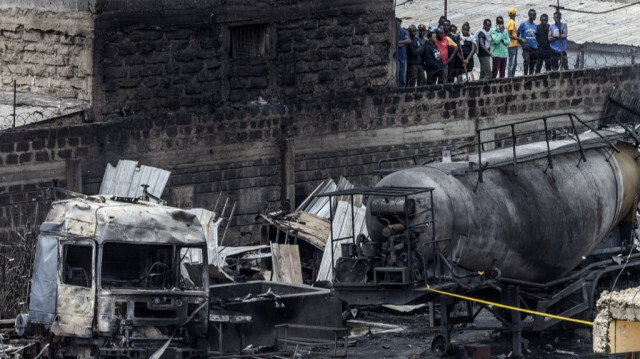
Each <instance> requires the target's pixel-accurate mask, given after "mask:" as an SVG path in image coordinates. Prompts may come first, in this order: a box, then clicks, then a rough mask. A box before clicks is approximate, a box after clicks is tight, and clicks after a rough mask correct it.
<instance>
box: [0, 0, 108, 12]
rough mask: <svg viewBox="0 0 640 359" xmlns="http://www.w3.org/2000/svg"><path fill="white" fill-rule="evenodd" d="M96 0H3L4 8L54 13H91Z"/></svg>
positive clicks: (0, 7) (2, 5) (0, 5)
mask: <svg viewBox="0 0 640 359" xmlns="http://www.w3.org/2000/svg"><path fill="white" fill-rule="evenodd" d="M95 2H96V0H2V4H0V9H2V8H22V9H38V10H48V11H54V12H67V11H90V10H92V9H93V8H94V7H95Z"/></svg>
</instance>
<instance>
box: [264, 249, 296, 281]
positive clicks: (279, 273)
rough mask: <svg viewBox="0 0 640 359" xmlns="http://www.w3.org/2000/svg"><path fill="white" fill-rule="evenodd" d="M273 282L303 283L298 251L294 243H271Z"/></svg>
mask: <svg viewBox="0 0 640 359" xmlns="http://www.w3.org/2000/svg"><path fill="white" fill-rule="evenodd" d="M271 260H272V261H273V273H272V280H273V281H274V282H280V283H289V284H303V283H302V265H301V264H300V251H299V250H298V246H297V245H295V244H279V243H271Z"/></svg>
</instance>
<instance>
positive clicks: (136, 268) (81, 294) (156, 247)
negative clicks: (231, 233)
mask: <svg viewBox="0 0 640 359" xmlns="http://www.w3.org/2000/svg"><path fill="white" fill-rule="evenodd" d="M206 248H207V247H206V240H205V235H204V233H203V229H202V226H201V225H200V222H199V220H198V218H197V217H196V215H194V214H192V213H190V212H188V211H185V210H182V209H178V208H172V207H166V206H162V205H158V204H155V203H150V202H145V201H142V200H138V199H133V198H121V197H115V196H109V197H106V196H83V195H76V196H75V198H70V199H65V200H59V201H55V202H53V204H52V206H51V210H50V211H49V213H48V214H47V217H46V220H45V221H44V222H43V223H42V225H41V226H40V235H39V237H38V241H37V245H36V256H35V263H34V271H33V278H32V287H31V297H30V302H29V313H28V314H27V313H25V314H21V315H19V316H18V318H17V319H16V331H17V332H18V334H19V335H20V336H21V337H22V338H21V339H18V340H16V341H15V343H14V344H17V345H23V346H24V347H25V350H24V351H23V357H32V358H35V357H46V358H96V357H100V358H149V357H151V356H152V355H154V353H155V355H156V356H155V357H159V356H160V355H162V357H163V358H202V357H207V355H208V351H207V341H206V340H207V320H208V313H209V308H208V303H209V291H208V275H207V272H206V270H205V268H206V266H205V264H203V263H207V251H206Z"/></svg>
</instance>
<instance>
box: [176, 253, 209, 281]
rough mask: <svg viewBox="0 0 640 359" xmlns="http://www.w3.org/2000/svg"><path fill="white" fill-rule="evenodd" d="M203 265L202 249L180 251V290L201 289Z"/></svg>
mask: <svg viewBox="0 0 640 359" xmlns="http://www.w3.org/2000/svg"><path fill="white" fill-rule="evenodd" d="M204 268H205V266H204V264H203V260H202V248H181V249H180V279H179V283H178V287H179V288H180V289H186V290H189V289H201V288H202V286H203V274H204Z"/></svg>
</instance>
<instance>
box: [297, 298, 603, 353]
mask: <svg viewBox="0 0 640 359" xmlns="http://www.w3.org/2000/svg"><path fill="white" fill-rule="evenodd" d="M357 309H358V311H357V314H356V315H355V318H353V321H357V322H362V321H363V322H368V323H380V324H386V325H396V326H398V327H401V328H402V330H401V331H397V330H398V329H395V330H394V329H390V328H376V327H375V325H374V324H372V326H371V330H370V332H369V328H367V325H366V324H365V325H363V324H358V325H353V326H354V327H355V328H354V329H353V330H352V334H356V335H357V334H360V335H359V336H355V337H351V338H350V346H349V348H348V355H347V357H348V358H367V359H374V358H437V356H435V355H434V354H433V353H432V352H431V342H432V340H433V338H434V337H435V336H436V335H438V334H439V328H437V327H435V328H433V327H430V325H429V314H428V309H427V307H424V308H421V309H419V310H416V311H414V312H412V313H399V312H395V311H392V310H389V309H386V308H383V307H366V308H362V307H360V308H357ZM525 322H526V320H525ZM349 326H352V325H349ZM477 327H499V321H498V320H497V319H495V318H494V317H493V316H492V315H491V314H490V313H489V312H487V311H486V310H483V311H481V312H480V314H479V315H478V317H476V321H475V322H474V323H473V324H471V325H466V326H465V328H466V329H471V328H477ZM385 331H387V332H385ZM451 339H452V346H453V347H454V349H453V352H452V353H451V354H449V355H448V356H447V357H448V358H468V356H465V345H474V344H475V345H489V346H490V351H491V358H496V359H506V358H509V357H511V349H512V344H511V335H510V334H509V333H506V332H503V333H501V332H500V331H499V330H485V329H483V330H456V331H455V332H454V333H452V336H451ZM523 347H524V348H523V351H524V354H525V357H526V358H545V359H551V358H559V359H569V358H605V357H610V356H603V355H596V354H594V353H593V350H592V347H591V327H581V326H579V325H571V326H570V327H564V328H556V329H555V330H549V331H545V332H540V333H533V332H524V333H523ZM298 354H299V355H301V356H302V357H308V358H326V357H327V356H328V354H327V353H317V352H316V353H313V352H309V351H308V350H307V349H299V350H298Z"/></svg>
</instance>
